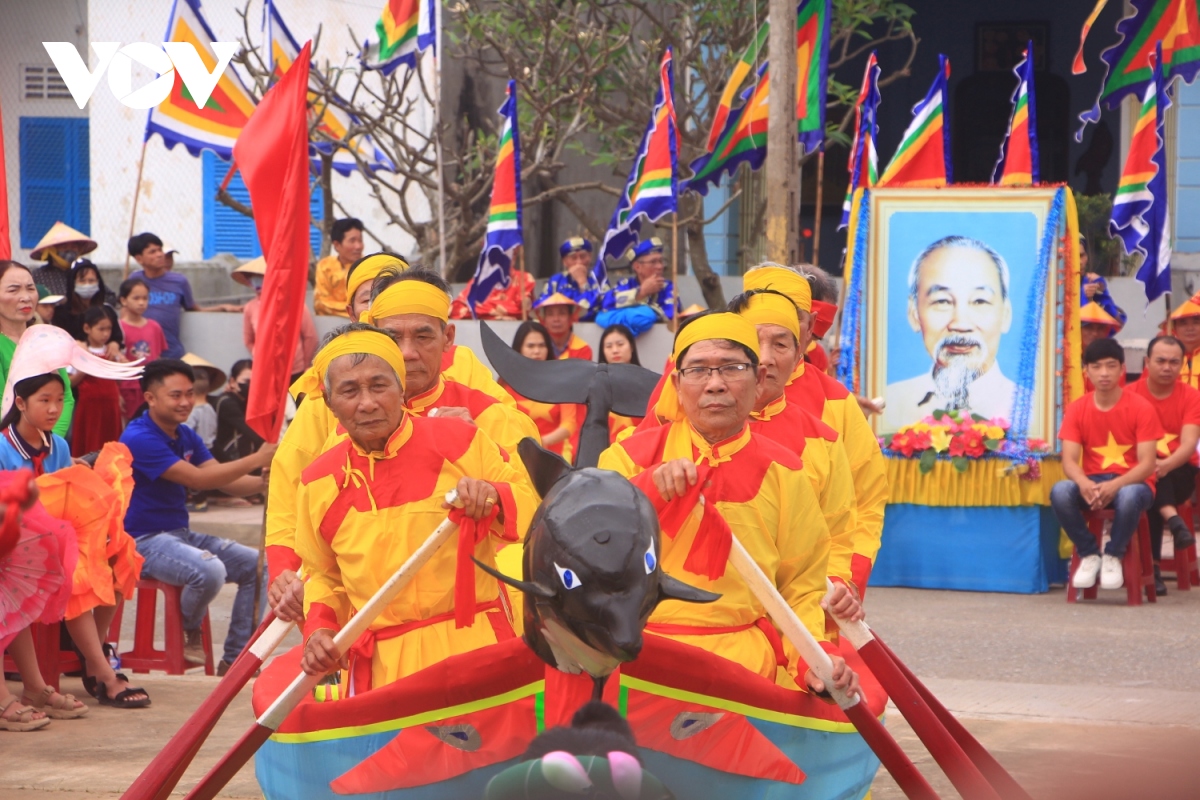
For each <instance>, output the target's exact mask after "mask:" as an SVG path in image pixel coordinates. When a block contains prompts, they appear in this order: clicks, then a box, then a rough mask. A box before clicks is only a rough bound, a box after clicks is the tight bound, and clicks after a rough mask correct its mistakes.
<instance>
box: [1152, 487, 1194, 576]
mask: <svg viewBox="0 0 1200 800" xmlns="http://www.w3.org/2000/svg"><path fill="white" fill-rule="evenodd" d="M1198 480H1200V479H1198ZM1177 510H1178V511H1179V516H1181V517H1183V518H1184V519H1185V520H1187V526H1188V528H1189V529H1190V530H1193V531H1194V530H1195V529H1196V517H1195V506H1194V505H1193V504H1192V501H1191V500H1189V501H1187V502H1186V503H1183V504H1182V505H1180V506H1179V507H1178V509H1177ZM1167 533H1170V531H1167ZM1159 568H1160V569H1162V570H1165V571H1166V572H1172V573H1174V574H1175V583H1176V584H1177V585H1178V587H1179V591H1181V592H1186V591H1190V590H1191V588H1192V584H1196V585H1198V586H1200V567H1198V566H1197V564H1196V545H1192V546H1190V547H1185V548H1184V549H1183V550H1176V551H1175V552H1174V553H1173V555H1172V556H1171V557H1170V558H1164V559H1162V561H1160V562H1159Z"/></svg>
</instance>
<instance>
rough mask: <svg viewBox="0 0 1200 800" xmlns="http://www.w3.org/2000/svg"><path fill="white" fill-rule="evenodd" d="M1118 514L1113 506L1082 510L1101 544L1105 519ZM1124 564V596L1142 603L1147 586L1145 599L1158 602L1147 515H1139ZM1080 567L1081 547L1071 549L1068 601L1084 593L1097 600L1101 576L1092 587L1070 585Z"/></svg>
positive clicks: (1131, 602)
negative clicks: (1143, 591)
mask: <svg viewBox="0 0 1200 800" xmlns="http://www.w3.org/2000/svg"><path fill="white" fill-rule="evenodd" d="M1115 516H1116V512H1115V511H1112V510H1111V509H1104V510H1103V511H1085V512H1083V517H1084V519H1086V520H1087V523H1088V530H1090V531H1091V532H1092V535H1093V536H1095V537H1096V544H1097V545H1101V544H1102V543H1103V541H1104V523H1105V522H1111V521H1112V520H1113V518H1114V517H1115ZM1121 564H1122V566H1123V567H1124V571H1125V597H1126V602H1127V603H1128V605H1131V606H1140V605H1141V604H1142V589H1145V590H1146V600H1147V602H1150V603H1157V602H1158V594H1157V593H1156V592H1155V591H1154V559H1153V557H1152V556H1151V553H1150V524H1149V523H1148V522H1147V521H1146V515H1145V514H1142V515H1141V516H1139V517H1138V528H1137V533H1135V534H1134V535H1133V536H1132V537H1131V538H1130V539H1129V547H1128V548H1126V550H1125V557H1124V558H1123V559H1121ZM1078 568H1079V551H1078V550H1074V549H1073V550H1072V551H1071V566H1070V568H1069V569H1068V570H1067V602H1068V603H1074V602H1076V600H1077V595H1078V594H1080V593H1082V594H1083V596H1084V598H1085V599H1087V600H1095V599H1096V594H1097V590H1098V589H1099V588H1100V578H1099V577H1097V578H1096V584H1095V585H1094V586H1092V588H1090V589H1076V588H1075V587H1074V586H1072V585H1071V580H1072V579H1073V578H1074V577H1075V570H1077V569H1078Z"/></svg>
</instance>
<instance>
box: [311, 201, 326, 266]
mask: <svg viewBox="0 0 1200 800" xmlns="http://www.w3.org/2000/svg"><path fill="white" fill-rule="evenodd" d="M309 214H310V215H311V216H312V218H313V219H315V220H320V219H322V218H323V217H324V216H325V195H324V193H323V192H322V191H321V187H320V186H318V187H317V188H316V189H315V190H314V191H313V193H312V202H311V203H309ZM308 243H309V246H310V247H312V254H313V256H317V255H319V254H320V252H321V229H320V228H318V227H317V226H316V225H313V226H312V227H311V228H310V229H309V231H308Z"/></svg>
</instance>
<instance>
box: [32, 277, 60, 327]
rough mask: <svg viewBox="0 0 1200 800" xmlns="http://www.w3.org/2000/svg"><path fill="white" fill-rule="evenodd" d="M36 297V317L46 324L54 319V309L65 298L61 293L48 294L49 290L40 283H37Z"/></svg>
mask: <svg viewBox="0 0 1200 800" xmlns="http://www.w3.org/2000/svg"><path fill="white" fill-rule="evenodd" d="M37 298H38V299H37V308H36V309H35V311H36V312H37V318H38V319H39V320H41V321H42V322H43V323H44V324H46V325H49V324H50V323H51V322H52V321H53V320H54V309H56V308H58V306H59V305H60V304H62V303H64V302H66V299H67V298H66V297H64V296H63V295H61V294H50V290H49V289H47V288H46V287H45V286H42V285H41V284H40V283H39V284H38V285H37Z"/></svg>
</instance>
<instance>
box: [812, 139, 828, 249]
mask: <svg viewBox="0 0 1200 800" xmlns="http://www.w3.org/2000/svg"><path fill="white" fill-rule="evenodd" d="M824 194H825V151H824V150H822V151H821V152H819V153H817V211H816V214H815V218H814V219H813V257H812V263H813V264H814V265H816V266H818V267H819V266H821V209H822V206H823V205H824V202H825V200H824Z"/></svg>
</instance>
